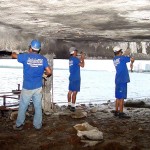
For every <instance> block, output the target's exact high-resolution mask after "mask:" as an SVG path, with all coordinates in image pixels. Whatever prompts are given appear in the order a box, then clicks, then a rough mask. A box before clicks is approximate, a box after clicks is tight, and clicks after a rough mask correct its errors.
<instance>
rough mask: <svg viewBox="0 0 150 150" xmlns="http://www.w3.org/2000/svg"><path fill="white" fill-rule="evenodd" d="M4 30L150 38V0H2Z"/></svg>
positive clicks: (0, 19) (63, 36) (64, 35)
mask: <svg viewBox="0 0 150 150" xmlns="http://www.w3.org/2000/svg"><path fill="white" fill-rule="evenodd" d="M0 33H1V35H3V37H4V36H5V34H8V35H15V36H16V37H17V36H19V37H20V38H21V36H22V35H27V36H28V35H36V36H42V37H49V38H53V39H78V40H79V39H81V40H102V41H103V40H108V41H111V40H113V41H114V40H119V41H138V40H144V41H149V39H150V0H0ZM19 37H18V38H19Z"/></svg>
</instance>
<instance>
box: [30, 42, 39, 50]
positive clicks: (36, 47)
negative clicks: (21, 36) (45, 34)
mask: <svg viewBox="0 0 150 150" xmlns="http://www.w3.org/2000/svg"><path fill="white" fill-rule="evenodd" d="M31 48H32V49H33V50H36V51H39V50H40V49H41V42H40V41H38V40H32V42H31Z"/></svg>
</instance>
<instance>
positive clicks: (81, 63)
mask: <svg viewBox="0 0 150 150" xmlns="http://www.w3.org/2000/svg"><path fill="white" fill-rule="evenodd" d="M84 58H85V54H84V53H81V58H80V63H79V65H80V67H82V68H83V67H84V65H85V63H84Z"/></svg>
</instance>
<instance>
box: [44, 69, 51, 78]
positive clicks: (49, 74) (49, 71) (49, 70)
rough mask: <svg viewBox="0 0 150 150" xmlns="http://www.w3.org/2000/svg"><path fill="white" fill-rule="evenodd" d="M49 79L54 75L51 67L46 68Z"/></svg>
mask: <svg viewBox="0 0 150 150" xmlns="http://www.w3.org/2000/svg"><path fill="white" fill-rule="evenodd" d="M44 74H45V75H46V76H47V77H50V76H51V74H52V69H51V68H50V67H46V68H45V73H44Z"/></svg>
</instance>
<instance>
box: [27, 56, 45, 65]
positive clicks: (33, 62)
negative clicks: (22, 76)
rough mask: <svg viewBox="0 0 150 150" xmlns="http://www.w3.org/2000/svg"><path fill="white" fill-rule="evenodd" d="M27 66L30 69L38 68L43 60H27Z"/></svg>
mask: <svg viewBox="0 0 150 150" xmlns="http://www.w3.org/2000/svg"><path fill="white" fill-rule="evenodd" d="M27 64H28V65H30V67H39V66H42V65H43V59H35V58H28V60H27Z"/></svg>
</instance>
